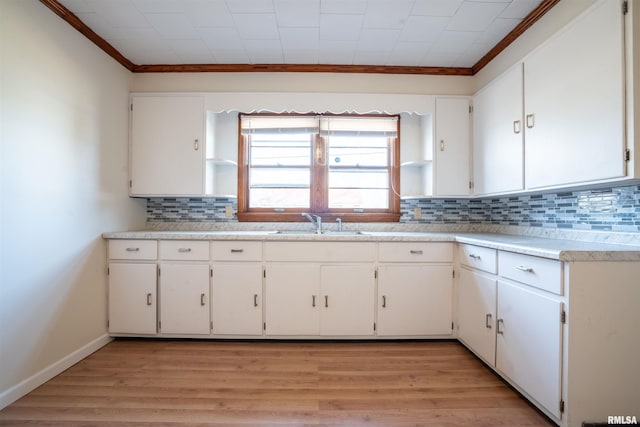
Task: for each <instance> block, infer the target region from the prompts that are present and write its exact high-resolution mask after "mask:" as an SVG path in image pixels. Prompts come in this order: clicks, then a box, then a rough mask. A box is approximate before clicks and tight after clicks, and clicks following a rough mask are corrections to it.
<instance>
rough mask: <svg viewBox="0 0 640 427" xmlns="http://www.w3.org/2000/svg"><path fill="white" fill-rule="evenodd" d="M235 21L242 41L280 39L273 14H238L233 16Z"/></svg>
mask: <svg viewBox="0 0 640 427" xmlns="http://www.w3.org/2000/svg"><path fill="white" fill-rule="evenodd" d="M233 20H234V22H235V23H236V27H237V28H238V34H239V35H240V38H242V39H245V40H248V39H250V40H259V39H265V40H274V39H278V38H279V37H280V34H279V33H278V23H277V22H276V15H275V14H273V13H236V14H233Z"/></svg>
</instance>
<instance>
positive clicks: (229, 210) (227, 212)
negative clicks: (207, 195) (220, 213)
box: [224, 205, 233, 218]
mask: <svg viewBox="0 0 640 427" xmlns="http://www.w3.org/2000/svg"><path fill="white" fill-rule="evenodd" d="M224 216H226V217H227V218H233V206H231V205H226V206H225V207H224Z"/></svg>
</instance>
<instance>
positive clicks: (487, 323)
mask: <svg viewBox="0 0 640 427" xmlns="http://www.w3.org/2000/svg"><path fill="white" fill-rule="evenodd" d="M492 317H493V316H492V315H491V314H487V315H486V316H485V318H484V327H485V328H487V329H491V318H492Z"/></svg>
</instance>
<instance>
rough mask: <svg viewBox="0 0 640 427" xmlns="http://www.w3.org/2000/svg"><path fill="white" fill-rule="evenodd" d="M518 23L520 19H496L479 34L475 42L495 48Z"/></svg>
mask: <svg viewBox="0 0 640 427" xmlns="http://www.w3.org/2000/svg"><path fill="white" fill-rule="evenodd" d="M520 22H521V20H520V19H502V18H498V19H496V20H495V21H493V22H492V23H491V24H490V25H489V27H488V28H487V29H486V30H485V31H484V32H482V33H481V35H480V37H478V39H477V40H476V42H477V43H482V44H491V45H494V46H495V45H496V44H498V42H500V40H502V39H503V38H504V37H505V36H506V35H507V34H509V33H510V32H511V30H512V29H513V28H514V27H515V26H516V25H518V24H519V23H520Z"/></svg>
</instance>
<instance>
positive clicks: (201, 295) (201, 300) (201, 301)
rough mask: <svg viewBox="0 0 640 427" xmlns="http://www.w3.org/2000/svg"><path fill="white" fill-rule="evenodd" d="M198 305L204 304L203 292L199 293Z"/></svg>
mask: <svg viewBox="0 0 640 427" xmlns="http://www.w3.org/2000/svg"><path fill="white" fill-rule="evenodd" d="M200 305H204V294H200Z"/></svg>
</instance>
